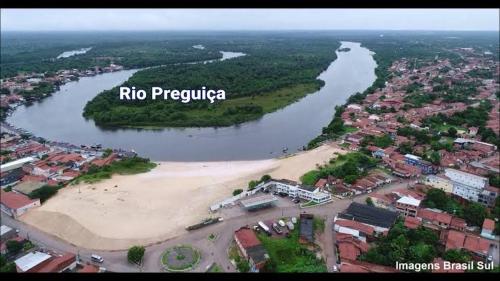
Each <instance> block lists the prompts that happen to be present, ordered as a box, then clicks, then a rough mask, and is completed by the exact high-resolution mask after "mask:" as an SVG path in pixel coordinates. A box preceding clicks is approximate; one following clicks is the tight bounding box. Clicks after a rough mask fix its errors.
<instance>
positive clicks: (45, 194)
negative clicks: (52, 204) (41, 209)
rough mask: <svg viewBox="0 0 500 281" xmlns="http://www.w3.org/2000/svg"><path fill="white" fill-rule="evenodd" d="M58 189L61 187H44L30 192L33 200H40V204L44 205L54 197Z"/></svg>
mask: <svg viewBox="0 0 500 281" xmlns="http://www.w3.org/2000/svg"><path fill="white" fill-rule="evenodd" d="M58 189H59V187H57V186H50V185H44V186H42V187H40V188H37V189H35V190H33V191H32V192H30V194H29V197H30V198H32V199H34V198H39V199H40V202H42V203H43V202H45V201H46V200H47V199H49V198H50V197H52V196H54V194H56V193H57V190H58Z"/></svg>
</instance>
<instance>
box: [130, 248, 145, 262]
mask: <svg viewBox="0 0 500 281" xmlns="http://www.w3.org/2000/svg"><path fill="white" fill-rule="evenodd" d="M145 251H146V249H145V248H144V247H143V246H132V247H131V248H130V249H128V252H127V260H128V262H130V263H135V264H141V263H142V259H143V258H144V252H145Z"/></svg>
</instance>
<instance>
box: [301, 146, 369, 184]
mask: <svg viewBox="0 0 500 281" xmlns="http://www.w3.org/2000/svg"><path fill="white" fill-rule="evenodd" d="M376 163H377V160H376V159H375V158H372V157H369V156H367V155H365V154H362V153H359V152H352V153H347V154H344V155H339V156H338V157H337V158H333V159H331V160H330V163H329V164H328V165H325V166H320V167H319V168H318V169H316V170H312V171H309V172H307V173H305V174H304V175H303V176H302V177H301V181H302V183H304V184H310V183H312V184H314V183H316V182H317V181H318V180H319V179H321V178H327V177H328V176H334V177H336V178H339V179H344V181H345V182H347V183H353V182H355V181H356V180H357V179H358V178H361V177H363V176H365V175H367V173H368V171H369V170H370V169H372V168H374V167H375V166H376Z"/></svg>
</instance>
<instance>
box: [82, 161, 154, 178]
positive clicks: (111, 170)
mask: <svg viewBox="0 0 500 281" xmlns="http://www.w3.org/2000/svg"><path fill="white" fill-rule="evenodd" d="M154 167H156V163H153V162H150V161H149V159H146V158H140V157H131V158H125V159H122V160H119V161H115V162H113V163H111V164H110V165H106V166H103V167H97V166H95V165H93V166H91V167H90V168H89V170H88V172H87V173H86V174H84V175H81V176H79V177H77V178H76V179H74V180H73V184H78V183H80V182H85V183H96V182H99V181H101V180H104V179H110V178H111V176H112V175H113V174H119V175H133V174H139V173H145V172H149V171H150V170H151V169H153V168H154Z"/></svg>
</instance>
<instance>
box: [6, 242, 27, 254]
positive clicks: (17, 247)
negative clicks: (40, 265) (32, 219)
mask: <svg viewBox="0 0 500 281" xmlns="http://www.w3.org/2000/svg"><path fill="white" fill-rule="evenodd" d="M6 246H7V251H9V253H11V254H17V253H19V252H20V251H21V250H22V249H23V243H21V242H18V241H16V240H9V241H7V243H6Z"/></svg>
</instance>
